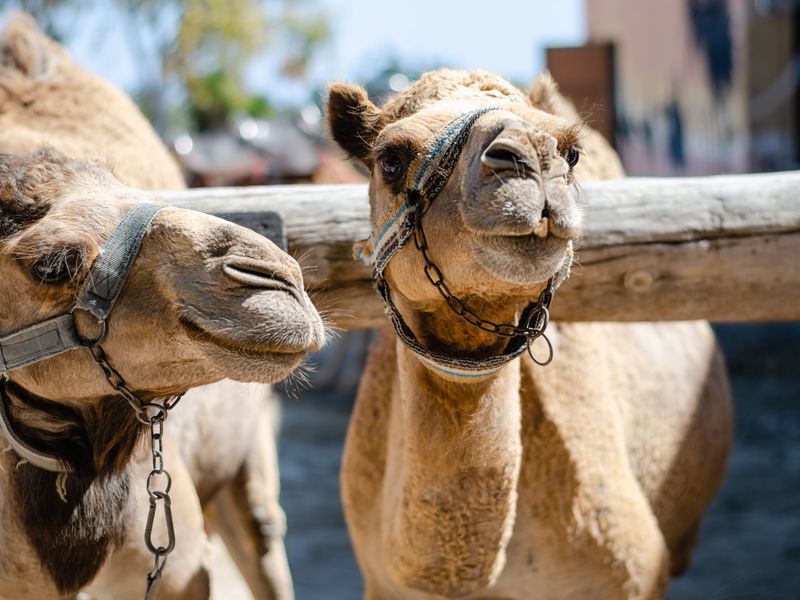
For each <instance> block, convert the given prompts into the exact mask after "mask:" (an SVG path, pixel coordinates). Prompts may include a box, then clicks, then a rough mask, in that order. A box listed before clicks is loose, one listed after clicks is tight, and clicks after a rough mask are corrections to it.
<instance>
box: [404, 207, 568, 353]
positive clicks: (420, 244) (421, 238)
mask: <svg viewBox="0 0 800 600" xmlns="http://www.w3.org/2000/svg"><path fill="white" fill-rule="evenodd" d="M417 206H418V208H417V210H416V211H415V213H414V217H413V218H414V231H413V234H412V237H413V240H414V246H415V247H416V248H417V250H419V252H420V254H421V255H422V260H423V262H424V266H423V270H424V272H425V277H427V278H428V281H429V282H430V283H431V285H433V287H435V288H436V290H437V291H438V292H439V294H440V295H441V296H442V298H444V301H445V303H446V304H447V306H448V308H450V310H451V311H453V312H454V313H455V314H457V315H458V316H459V317H461V318H462V319H464V320H465V321H466V322H467V323H469V324H470V325H472V326H474V327H477V328H478V329H481V330H483V331H487V332H489V333H493V334H494V335H496V336H499V337H508V338H512V337H517V336H523V337H525V338H527V339H528V354H530V356H531V358H532V359H533V360H534V362H536V363H537V364H540V365H547V364H549V363H550V361H551V360H552V359H553V345H552V344H551V343H550V340H549V339H547V336H546V335H544V332H545V329H547V325H548V323H549V322H550V303H551V302H552V301H553V280H552V279H551V280H550V281H548V282H547V286H546V287H545V289H544V290H542V293H541V294H539V298H538V299H537V300H536V304H535V305H534V306H532V307H531V309H530V311H529V315H530V316H529V317H528V318H527V322H526V323H520V325H512V324H510V323H495V322H493V321H489V320H488V319H484V318H482V317H481V316H480V315H478V314H477V313H476V312H475V311H473V310H472V309H471V308H469V307H468V306H467V305H466V303H465V302H464V301H463V300H461V298H459V297H458V296H456V295H455V294H454V293H453V292H452V291H450V288H449V287H448V286H447V284H446V283H445V281H444V275H443V274H442V270H441V269H440V268H439V267H438V266H437V265H436V263H434V262H433V260H431V258H430V256H428V239H427V238H426V237H425V230H424V229H423V228H422V213H423V212H424V208H423V205H422V204H417ZM539 337H542V338H544V340H545V342H547V347H548V349H549V354H548V356H547V358H545V359H544V360H541V361H540V360H538V359H537V358H536V357H535V356H534V354H533V351H532V350H531V344H532V343H533V341H534V340H535V339H536V338H539Z"/></svg>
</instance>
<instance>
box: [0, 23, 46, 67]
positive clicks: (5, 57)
mask: <svg viewBox="0 0 800 600" xmlns="http://www.w3.org/2000/svg"><path fill="white" fill-rule="evenodd" d="M53 45H54V44H53V43H52V41H51V40H50V39H49V38H48V37H47V36H46V35H45V34H44V32H43V31H42V30H41V29H39V26H38V25H37V24H36V21H34V20H33V17H31V16H30V15H27V14H25V13H14V14H12V16H11V18H10V19H9V23H8V26H7V27H6V29H5V31H4V32H3V33H2V37H1V38H0V65H2V66H5V67H10V68H12V69H14V70H15V71H17V72H19V73H21V74H22V75H23V76H25V77H26V78H27V79H30V80H33V81H42V80H45V79H47V78H49V77H50V76H52V74H53V72H54V71H55V68H56V63H57V56H56V55H55V54H54V52H53Z"/></svg>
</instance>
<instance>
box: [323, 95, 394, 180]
mask: <svg viewBox="0 0 800 600" xmlns="http://www.w3.org/2000/svg"><path fill="white" fill-rule="evenodd" d="M383 125H384V123H383V113H382V112H381V110H380V109H379V108H378V107H377V106H375V105H374V104H373V103H372V102H370V100H369V96H367V91H366V90H365V89H364V88H362V87H361V86H358V85H351V84H348V83H334V84H333V85H332V86H331V88H330V92H329V94H328V126H329V127H330V130H331V135H332V136H333V139H334V140H335V141H336V143H337V144H339V146H341V148H342V149H343V150H344V151H345V152H347V153H348V154H349V155H350V156H352V157H354V158H357V159H358V160H360V161H361V162H363V163H364V164H365V165H366V166H367V167H370V168H371V167H372V146H373V145H374V143H375V139H376V138H377V137H378V134H379V133H380V131H381V129H383Z"/></svg>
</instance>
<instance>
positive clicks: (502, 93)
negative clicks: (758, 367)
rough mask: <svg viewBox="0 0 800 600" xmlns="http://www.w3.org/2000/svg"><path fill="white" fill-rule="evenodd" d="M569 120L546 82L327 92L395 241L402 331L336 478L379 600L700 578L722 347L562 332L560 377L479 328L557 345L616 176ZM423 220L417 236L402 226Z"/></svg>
mask: <svg viewBox="0 0 800 600" xmlns="http://www.w3.org/2000/svg"><path fill="white" fill-rule="evenodd" d="M564 106H565V102H564V101H563V99H562V98H560V97H559V95H558V93H557V90H556V89H555V86H554V84H553V83H552V81H551V80H550V79H549V78H546V77H545V78H543V79H542V80H540V82H539V83H538V84H537V85H536V86H535V87H534V89H533V91H532V92H531V94H530V95H525V94H523V93H522V92H520V91H519V90H518V89H516V88H515V87H513V86H512V85H510V84H509V83H507V82H506V81H504V80H502V79H500V78H499V77H496V76H494V75H491V74H488V73H483V72H477V73H467V72H462V71H449V70H442V71H436V72H432V73H428V74H426V75H424V76H423V77H422V78H421V79H420V80H419V81H418V82H417V83H415V84H414V85H413V86H411V87H410V88H409V89H408V90H406V91H404V92H402V93H401V94H400V95H399V96H397V97H396V98H394V99H393V100H390V101H389V102H388V104H386V106H385V107H383V109H379V108H378V107H376V106H374V105H373V104H372V103H371V102H370V101H369V100H368V98H367V96H366V93H365V92H364V90H363V89H361V88H359V87H357V86H353V85H347V84H337V85H334V86H332V88H331V90H330V100H329V124H330V127H331V131H332V135H333V137H334V138H335V139H336V141H337V142H338V143H339V145H340V146H341V147H342V148H343V149H344V150H345V151H347V152H348V153H349V154H350V155H352V156H354V157H356V158H358V159H360V160H361V161H362V162H363V163H364V164H365V165H367V167H368V168H369V169H370V170H371V172H372V179H371V184H370V191H369V195H370V203H371V211H372V219H373V223H379V224H380V226H381V227H382V229H381V230H380V231H383V232H384V233H386V232H387V231H388V232H389V233H388V234H386V235H387V236H388V237H386V238H384V237H381V235H380V232H379V233H378V234H377V235H374V236H373V238H371V242H374V245H372V246H370V245H362V246H360V247H359V252H360V253H361V254H362V255H364V256H366V257H368V258H369V257H371V259H372V260H373V261H374V264H375V269H376V276H377V278H378V284H379V286H382V287H381V289H383V290H384V293H386V294H387V295H386V296H385V298H386V300H387V311H388V312H389V314H390V316H391V317H392V318H393V323H394V324H395V330H396V331H392V330H389V329H387V330H383V331H381V333H380V336H379V338H378V340H377V341H376V343H375V345H374V346H373V348H372V349H371V351H370V354H369V358H368V361H367V366H366V370H365V373H364V376H363V379H362V381H361V387H360V390H359V393H358V398H357V401H356V406H355V410H354V414H353V418H352V421H351V423H350V429H349V431H348V435H347V441H346V445H345V454H344V459H343V467H342V487H343V500H344V508H345V515H346V519H347V523H348V527H349V530H350V534H351V536H352V539H353V544H354V547H355V552H356V556H357V559H358V563H359V565H360V567H361V570H362V572H363V574H364V578H365V582H366V591H365V597H366V598H369V599H377V598H381V599H387V598H395V599H399V598H402V599H431V598H445V597H446V598H483V599H487V598H493V599H505V600H508V599H512V598H513V599H518V600H530V599H533V598H543V599H549V600H553V599H560V598H564V599H566V598H570V599H578V598H581V599H600V598H602V599H612V598H626V599H635V598H636V599H638V598H660V597H662V595H663V593H664V590H665V588H666V585H667V580H668V577H669V575H670V574H677V573H679V572H681V571H682V570H683V569H685V568H686V567H687V565H688V562H689V559H690V555H691V551H692V548H693V546H694V544H695V539H696V535H697V530H698V524H699V522H700V519H701V516H702V513H703V511H704V510H705V508H706V507H707V506H708V504H709V503H710V501H711V499H712V497H713V496H714V494H715V492H716V490H717V487H718V485H719V483H720V480H721V478H722V475H723V471H724V467H725V462H726V457H727V455H728V451H729V445H730V439H731V426H732V425H731V402H730V396H729V389H728V383H727V378H726V374H725V372H724V366H723V362H722V360H721V356H720V354H719V352H718V350H717V347H716V344H715V340H714V336H713V334H712V332H711V330H710V328H709V327H708V325H707V324H705V323H699V322H695V323H670V324H646V323H643V324H610V323H609V324H606V323H575V324H559V325H558V326H556V325H553V324H551V325H550V327H549V328H548V329H547V330H546V334H547V335H548V336H549V338H550V340H551V343H552V346H553V350H554V358H553V359H552V363H551V364H550V365H549V366H538V365H535V364H534V362H533V361H532V360H531V359H530V358H528V356H527V355H525V354H522V355H521V356H522V358H515V356H519V353H520V352H522V351H523V350H524V349H525V344H524V342H525V338H520V337H500V336H498V335H495V334H494V333H489V332H487V331H484V330H483V329H480V328H478V327H476V326H475V325H474V323H480V324H482V325H483V326H484V327H486V328H487V329H492V326H491V324H490V322H493V323H497V324H512V325H513V324H517V323H519V325H518V327H524V326H529V327H528V329H527V330H526V331H527V334H528V335H531V336H532V337H535V336H537V335H538V334H539V333H540V332H541V330H542V328H543V327H545V326H546V322H545V314H544V310H543V309H542V306H544V305H546V304H547V289H548V283H547V282H548V280H550V279H551V278H555V280H556V283H557V281H558V280H559V279H563V277H564V276H565V275H566V272H567V270H568V266H569V262H570V255H571V249H570V246H571V244H570V242H571V240H575V239H577V238H578V237H579V235H580V233H581V212H580V209H579V206H578V203H577V201H578V194H577V190H576V187H575V186H574V180H581V179H583V178H591V177H593V176H594V177H613V176H615V175H616V176H622V171H621V168H620V167H619V162H618V161H617V159H616V157H614V156H613V153H612V152H611V151H610V149H609V148H608V146H607V145H605V143H604V142H602V139H601V138H599V136H597V135H596V134H594V133H591V132H590V135H589V136H588V139H587V140H585V142H584V144H585V147H584V148H583V149H581V141H580V128H579V125H578V124H577V123H576V121H575V119H574V118H573V117H574V111H568V110H567V111H565V112H561V110H563V109H561V110H560V109H559V107H564ZM481 109H486V110H481ZM490 109H491V110H490ZM559 113H560V114H559ZM561 114H563V115H565V116H566V118H565V117H564V116H561ZM576 125H578V126H576ZM470 126H471V129H469V127H470ZM461 134H463V135H461ZM465 136H466V137H465ZM453 140H455V141H453ZM437 144H438V145H437ZM453 148H455V153H453V152H451V151H453ZM458 151H460V156H459V154H458ZM579 158H580V162H578V159H579ZM428 160H430V161H431V162H430V163H426V161H428ZM426 164H427V166H426ZM573 167H574V168H573ZM448 177H449V178H448ZM438 189H441V191H440V192H438V194H437V190H438ZM409 205H410V206H411V209H410V210H411V211H412V212H410V213H402V214H403V215H404V217H403V218H408V219H412V217H408V214H411V215H412V216H413V215H414V214H417V215H418V214H420V213H418V212H417V213H414V212H413V210H414V207H419V210H421V211H423V213H422V214H423V216H422V217H421V219H418V221H419V222H421V224H422V228H421V229H415V228H414V227H413V223H415V222H416V221H414V220H413V219H412V220H408V221H403V220H402V219H400V220H392V216H393V215H395V216H396V214H398V213H397V211H399V210H404V209H403V208H402V207H407V206H409ZM398 207H401V208H398ZM398 222H399V223H401V225H400V226H399V228H398V227H397V223H398ZM393 224H394V225H393ZM393 227H394V229H393ZM376 229H378V228H376ZM392 232H394V233H392ZM398 232H399V233H398ZM402 232H406V233H408V232H410V233H409V235H410V236H411V238H410V239H408V240H407V241H406V242H405V244H403V243H402V242H403V235H401V234H402ZM420 232H422V234H424V239H423V238H422V236H421V233H420ZM387 239H388V241H387ZM412 240H413V243H412ZM426 241H427V244H426ZM393 242H394V243H397V244H401V245H400V246H399V247H400V249H399V250H396V247H395V246H393V245H392V243H393ZM417 245H418V246H419V247H421V248H423V249H426V252H425V253H426V255H427V257H428V260H429V261H430V264H426V262H425V259H424V258H423V253H422V251H421V250H420V249H419V248H418V247H417ZM426 245H427V248H426ZM393 249H395V250H396V253H395V254H392V251H393ZM386 261H388V263H387V262H386ZM384 265H388V266H385V271H382V272H381V269H382V268H383V267H384ZM431 265H436V267H438V270H437V268H436V267H433V266H431ZM426 271H427V273H428V275H429V276H430V278H431V280H433V281H444V284H445V285H446V286H447V289H446V290H441V291H443V292H444V295H445V296H447V295H448V294H449V293H452V294H453V295H454V296H455V299H453V298H451V299H450V301H449V304H450V305H451V306H448V303H447V302H446V301H445V300H444V298H443V295H442V293H440V290H438V289H437V288H436V287H435V286H433V285H431V283H430V282H429V281H428V278H427V277H426ZM440 287H441V286H440ZM448 290H449V292H448ZM537 298H539V299H540V300H541V304H540V305H537V304H533V305H531V301H532V299H533V300H536V299H537ZM555 301H556V302H557V301H558V298H557V297H556V299H555ZM526 306H527V308H526ZM451 307H452V308H454V309H458V311H459V312H461V313H462V314H463V313H466V319H469V320H470V321H471V322H467V320H466V319H465V318H462V317H461V316H458V315H457V314H455V312H454V310H451ZM465 307H466V308H467V309H468V311H465V310H464V308H465ZM475 315H477V316H478V317H479V318H476V317H475ZM521 315H525V319H523V320H522V322H521V321H520V319H521ZM531 319H532V320H531ZM404 327H405V329H404ZM500 330H501V331H505V332H506V333H508V334H509V335H511V334H512V330H511V329H510V325H504V326H503V327H501V328H500ZM396 332H397V333H396ZM402 341H405V343H402ZM533 352H534V355H535V356H537V360H539V361H542V362H543V361H544V360H545V359H546V357H547V347H546V345H545V344H544V342H543V339H541V338H540V339H537V341H536V343H535V344H534V347H533Z"/></svg>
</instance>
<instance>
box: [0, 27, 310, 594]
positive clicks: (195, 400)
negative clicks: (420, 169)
mask: <svg viewBox="0 0 800 600" xmlns="http://www.w3.org/2000/svg"><path fill="white" fill-rule="evenodd" d="M42 144H49V145H50V146H52V147H55V148H56V149H58V150H60V151H62V152H64V153H66V154H68V155H70V156H73V157H79V158H86V159H90V160H94V161H96V162H99V163H102V164H104V165H107V166H109V167H111V169H112V170H113V171H114V173H115V174H116V176H117V177H118V178H119V179H120V180H122V181H123V182H125V183H126V184H128V185H132V186H138V187H142V188H152V189H167V188H178V187H182V186H183V181H182V179H181V175H180V172H179V171H178V169H177V167H176V165H175V163H174V161H173V160H172V158H171V157H170V156H169V154H168V153H167V152H166V150H165V149H164V147H163V146H162V145H161V143H160V142H159V140H158V138H157V136H156V135H155V133H154V132H153V130H152V129H151V128H150V126H149V125H148V124H147V122H146V120H145V119H144V118H143V117H142V115H141V114H140V113H139V111H138V109H137V108H136V107H135V105H134V104H133V103H132V102H131V101H130V100H129V99H128V98H127V97H126V96H125V95H124V94H122V93H121V92H119V91H118V90H116V89H115V88H113V87H112V86H109V85H108V84H106V83H104V82H102V81H100V80H99V79H97V78H96V77H94V76H92V75H90V74H89V73H87V72H85V71H84V70H83V69H81V68H80V67H78V66H77V65H75V64H74V63H73V62H72V60H71V59H70V58H69V56H68V55H67V53H66V52H65V51H64V50H63V49H62V48H61V47H59V46H58V45H57V44H55V43H54V42H53V41H52V40H49V39H48V38H46V36H44V35H43V34H42V33H41V32H40V31H39V30H38V29H37V28H36V26H35V24H34V23H33V21H32V20H31V19H30V18H29V17H26V16H18V17H15V18H13V19H11V20H10V23H9V25H8V28H7V29H6V31H5V33H4V35H3V37H2V60H0V152H8V153H15V154H22V153H25V152H29V151H33V150H35V149H37V148H39V147H40V146H41V145H42ZM54 168H55V167H54ZM92 185H93V186H94V188H97V187H98V184H96V183H92ZM103 185H105V183H103ZM131 194H133V192H129V191H126V192H125V195H126V197H127V196H129V195H131ZM114 201H116V199H115V198H112V197H104V196H103V195H102V194H93V195H87V197H85V198H84V202H98V203H100V204H101V206H102V207H105V206H106V203H107V202H114ZM215 223H216V224H217V226H218V227H219V230H218V232H217V235H218V237H219V239H218V240H217V242H216V243H217V250H216V251H217V252H219V253H220V255H223V254H224V253H225V252H228V251H232V249H234V248H235V247H236V240H237V239H238V238H239V236H242V235H245V236H250V234H247V233H245V232H242V231H241V230H240V229H238V228H235V227H228V226H220V224H219V222H218V221H216V222H215ZM99 233H101V232H98V234H99ZM248 239H250V238H249V237H248ZM251 241H252V240H251ZM209 243H213V240H209ZM254 243H255V242H254ZM259 243H261V244H265V243H266V242H259ZM273 250H274V251H275V252H276V253H277V250H275V249H273ZM198 283H199V282H198ZM176 300H177V299H176ZM231 308H232V307H222V309H221V310H220V311H219V317H218V318H219V319H222V317H223V316H224V315H225V314H227V312H228V311H229V310H230V309H231ZM219 324H220V325H221V324H222V323H221V322H220V323H219ZM230 326H231V327H234V328H235V327H236V324H235V323H231V324H230ZM273 326H274V327H275V328H276V329H275V332H276V333H277V332H278V331H280V324H275V325H273ZM8 330H9V329H8V328H7V327H4V328H0V334H2V333H4V332H6V331H8ZM315 343H316V342H315ZM213 379H219V376H215V377H214V378H213ZM257 379H259V380H260V379H263V378H261V377H260V376H259V377H257ZM206 380H208V379H206ZM196 383H201V381H197V382H196ZM272 405H273V401H272V400H271V399H270V392H269V387H268V386H264V385H256V384H245V383H238V382H234V381H229V380H228V381H224V382H220V383H216V384H213V385H209V386H206V387H203V388H199V389H196V390H193V391H190V392H189V393H188V394H187V395H186V396H185V398H184V400H183V401H182V403H181V406H180V409H178V410H176V411H174V413H173V414H172V415H171V416H170V419H169V420H168V421H167V441H166V444H167V448H166V451H167V452H168V464H169V465H170V466H171V468H172V469H173V476H174V477H175V482H174V489H173V492H172V495H173V498H174V500H175V502H176V503H177V504H178V505H179V507H180V510H179V509H177V508H176V513H180V521H179V523H178V526H179V530H178V542H177V548H176V551H175V553H174V554H173V556H172V557H171V559H170V563H169V565H170V566H169V567H168V569H167V571H166V575H165V578H166V579H165V581H164V583H163V584H162V589H161V596H159V597H190V598H202V597H205V595H207V593H208V591H207V589H206V588H207V585H208V581H207V580H205V581H204V578H205V577H206V575H204V574H202V571H203V570H204V569H205V568H206V567H208V562H209V556H208V548H207V540H206V534H205V531H204V529H205V528H206V527H208V528H210V529H212V530H215V531H218V532H219V533H221V535H222V537H223V538H224V539H225V541H226V544H227V545H228V549H229V551H230V552H231V554H232V556H233V557H234V559H235V560H236V562H237V564H238V566H239V568H240V570H241V571H242V573H243V575H244V576H245V578H246V579H247V582H248V584H249V586H250V589H251V590H252V592H253V595H254V596H255V597H256V598H273V597H274V598H280V599H282V600H287V599H289V598H292V596H293V594H292V584H291V577H290V575H289V572H288V565H287V562H286V555H285V550H284V546H283V530H284V516H283V512H282V510H281V509H280V506H279V505H278V479H277V462H276V458H275V436H274V432H273V425H272V417H271V410H270V409H271V407H272ZM0 447H2V448H3V449H6V448H7V446H6V445H4V441H3V440H2V439H0ZM10 456H11V455H10V454H9V455H8V456H7V458H6V459H5V460H6V461H12V459H11V458H10ZM12 462H13V461H12ZM148 464H149V458H148V457H147V456H146V455H144V454H141V455H140V454H136V455H134V459H133V461H132V462H131V463H130V464H129V465H128V466H127V467H126V471H125V472H124V473H123V475H124V476H125V477H126V478H128V479H129V480H130V481H129V486H130V489H131V490H133V491H134V492H141V489H140V488H141V486H142V485H143V482H144V479H143V478H144V477H145V476H146V473H147V465H148ZM176 473H177V474H176ZM4 489H7V488H4ZM135 497H137V499H138V500H141V501H145V502H146V496H145V497H144V498H141V497H138V496H135ZM126 501H127V500H126ZM0 503H2V492H0ZM144 508H146V507H143V506H141V505H138V504H137V505H133V506H132V508H131V510H132V511H133V512H132V513H131V516H130V521H129V522H127V523H125V526H126V529H124V530H123V531H118V532H115V534H116V535H117V538H115V540H114V547H115V551H114V552H113V554H111V555H110V556H109V557H108V560H105V558H106V557H105V556H103V557H102V558H103V560H104V561H105V562H104V565H103V568H102V569H100V571H99V573H98V574H97V576H96V577H95V578H94V581H93V583H92V584H91V586H90V587H89V590H90V591H91V592H92V594H93V595H94V596H95V597H97V598H99V599H102V598H108V597H111V596H112V595H113V597H114V598H128V597H131V598H140V597H141V595H142V592H143V589H144V583H143V574H144V573H146V572H147V571H148V570H149V569H150V568H151V567H152V558H151V557H150V555H149V553H148V552H147V551H146V549H145V548H144V545H143V540H142V532H143V529H144V521H143V519H144V517H145V516H146V511H145V510H144ZM201 509H204V510H205V511H206V513H207V514H206V515H205V517H206V518H205V519H204V516H203V514H202V513H201ZM100 516H102V515H99V517H100ZM106 516H107V515H106ZM3 547H9V546H7V545H4V546H3ZM35 556H36V555H34V554H30V555H28V557H27V558H28V559H31V560H33V559H34V558H35ZM40 558H41V557H40ZM50 558H52V557H50ZM100 562H101V563H102V562H103V561H100ZM65 565H66V566H67V567H68V566H69V563H65ZM22 567H25V568H29V569H33V570H34V572H38V571H37V570H38V569H39V567H38V566H37V565H36V564H29V563H26V562H24V561H20V562H19V569H22ZM48 568H66V567H64V566H61V565H59V564H57V563H55V562H54V563H52V564H50V566H49V567H48ZM96 571H97V569H94V571H92V573H91V575H94V573H95V572H96ZM24 573H25V571H24V569H22V570H19V572H18V573H17V575H15V577H17V578H26V579H31V580H33V581H35V580H36V577H33V576H30V577H28V576H26V575H24ZM28 575H31V573H30V572H29V573H28ZM2 577H4V575H3V569H2V568H0V578H2ZM76 577H79V578H80V579H81V584H84V583H87V582H88V581H89V579H87V578H86V577H88V575H87V574H86V573H85V572H84V571H81V572H80V573H79V574H76ZM190 580H191V581H192V583H191V585H190V586H189V587H187V585H189V581H190ZM40 583H41V585H42V586H45V588H44V589H48V590H49V589H50V588H47V587H46V586H48V585H52V583H51V580H50V579H48V578H47V577H46V578H45V580H44V581H42V582H40ZM204 586H205V587H204ZM2 590H5V588H2ZM37 593H38V592H36V591H35V590H34V589H30V590H29V596H28V597H37V596H36V594H37ZM204 594H205V595H204ZM45 596H46V597H48V598H49V597H54V596H53V595H52V594H50V593H49V592H48V593H47V594H45ZM0 597H7V596H6V594H5V593H2V591H0ZM39 597H44V596H39Z"/></svg>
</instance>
